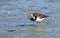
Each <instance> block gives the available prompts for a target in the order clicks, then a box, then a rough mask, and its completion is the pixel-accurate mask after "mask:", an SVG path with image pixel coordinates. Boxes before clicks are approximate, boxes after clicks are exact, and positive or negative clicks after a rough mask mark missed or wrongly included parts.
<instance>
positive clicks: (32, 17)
mask: <svg viewBox="0 0 60 38" xmlns="http://www.w3.org/2000/svg"><path fill="white" fill-rule="evenodd" d="M28 17H29V19H30V20H31V21H35V22H37V23H39V22H41V21H42V20H44V19H45V18H46V17H48V16H47V15H43V14H40V13H31V14H29V16H28Z"/></svg>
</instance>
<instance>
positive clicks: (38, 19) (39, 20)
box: [36, 17, 44, 22]
mask: <svg viewBox="0 0 60 38" xmlns="http://www.w3.org/2000/svg"><path fill="white" fill-rule="evenodd" d="M42 20H44V18H42V19H40V18H39V17H37V19H36V21H38V22H41V21H42Z"/></svg>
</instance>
